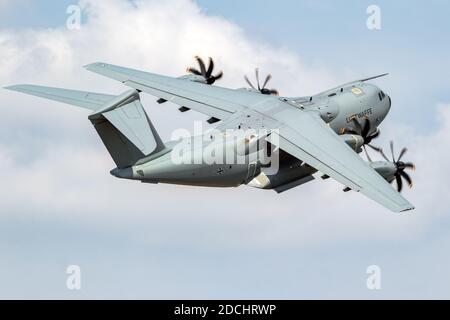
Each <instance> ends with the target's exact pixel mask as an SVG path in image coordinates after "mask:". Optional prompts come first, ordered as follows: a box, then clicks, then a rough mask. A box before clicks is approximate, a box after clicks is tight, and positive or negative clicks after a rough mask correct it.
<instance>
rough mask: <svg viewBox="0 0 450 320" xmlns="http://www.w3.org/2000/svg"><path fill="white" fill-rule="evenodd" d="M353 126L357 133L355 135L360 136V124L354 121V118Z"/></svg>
mask: <svg viewBox="0 0 450 320" xmlns="http://www.w3.org/2000/svg"><path fill="white" fill-rule="evenodd" d="M352 121H353V124H354V125H355V130H356V132H357V134H359V135H362V127H361V123H359V121H358V120H356V118H353V120H352Z"/></svg>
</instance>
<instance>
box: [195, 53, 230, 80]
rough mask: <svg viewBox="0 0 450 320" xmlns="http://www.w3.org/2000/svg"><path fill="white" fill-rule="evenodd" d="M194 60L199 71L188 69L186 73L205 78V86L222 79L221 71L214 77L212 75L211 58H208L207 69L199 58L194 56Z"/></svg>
mask: <svg viewBox="0 0 450 320" xmlns="http://www.w3.org/2000/svg"><path fill="white" fill-rule="evenodd" d="M195 60H197V63H198V65H199V67H200V69H195V68H188V69H187V71H188V72H189V73H192V74H195V75H197V76H202V77H203V78H205V80H206V84H209V85H212V84H214V83H215V82H216V81H217V80H220V79H222V77H223V72H222V71H220V72H219V73H218V74H216V75H215V76H214V75H213V74H212V73H213V71H214V66H215V65H214V60H213V59H212V58H209V65H208V68H206V65H205V62H203V60H202V58H200V57H199V56H196V57H195Z"/></svg>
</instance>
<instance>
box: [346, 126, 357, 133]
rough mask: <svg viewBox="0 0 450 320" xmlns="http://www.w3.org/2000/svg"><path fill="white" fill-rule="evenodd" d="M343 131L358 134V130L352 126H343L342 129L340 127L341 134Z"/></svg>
mask: <svg viewBox="0 0 450 320" xmlns="http://www.w3.org/2000/svg"><path fill="white" fill-rule="evenodd" d="M344 133H348V134H358V132H356V131H355V130H354V129H353V128H350V127H345V128H344V129H342V134H344Z"/></svg>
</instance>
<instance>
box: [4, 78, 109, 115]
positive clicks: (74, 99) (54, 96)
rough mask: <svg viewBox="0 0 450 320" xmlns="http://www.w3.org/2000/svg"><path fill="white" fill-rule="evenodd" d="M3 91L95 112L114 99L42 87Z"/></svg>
mask: <svg viewBox="0 0 450 320" xmlns="http://www.w3.org/2000/svg"><path fill="white" fill-rule="evenodd" d="M5 89H8V90H12V91H18V92H22V93H25V94H29V95H33V96H37V97H41V98H45V99H49V100H54V101H59V102H62V103H67V104H70V105H73V106H77V107H81V108H85V109H89V110H97V109H99V108H100V107H101V106H102V105H103V104H105V103H106V102H108V101H110V100H112V99H114V97H115V96H113V95H110V94H101V93H94V92H85V91H77V90H68V89H60V88H52V87H43V86H35V85H28V84H26V85H17V86H10V87H6V88H5Z"/></svg>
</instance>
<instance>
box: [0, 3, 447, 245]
mask: <svg viewBox="0 0 450 320" xmlns="http://www.w3.org/2000/svg"><path fill="white" fill-rule="evenodd" d="M134 3H135V5H132V4H131V2H128V1H120V0H108V1H81V5H82V6H83V7H85V8H86V12H87V15H88V20H87V23H86V24H85V25H83V27H82V29H81V30H79V31H69V30H67V29H65V28H59V29H41V30H25V31H0V70H1V74H0V81H1V83H2V84H5V85H6V84H13V83H24V82H26V83H28V82H31V83H40V84H46V85H54V86H61V87H69V88H80V89H86V90H91V91H107V92H108V91H109V92H119V91H120V90H125V88H123V87H122V86H121V85H120V84H117V83H113V82H112V81H110V80H108V79H101V78H99V77H98V76H96V75H92V74H89V73H87V72H85V71H84V70H83V69H81V66H83V65H84V64H87V63H90V62H94V61H99V60H102V61H107V62H111V63H114V64H119V65H125V66H130V67H135V68H139V69H144V70H150V71H153V72H158V73H165V74H169V75H173V76H176V75H180V74H182V73H183V70H185V68H186V66H188V65H192V64H193V63H194V62H193V59H192V57H193V56H195V55H197V54H199V55H201V56H204V57H207V56H213V57H215V58H216V61H217V65H218V68H220V69H223V70H224V71H225V75H226V76H225V79H224V80H223V82H222V83H221V84H222V85H225V86H230V87H239V86H244V85H245V84H244V82H243V80H242V76H243V74H244V73H250V72H253V71H252V70H253V68H254V67H255V66H260V67H261V68H262V70H263V71H271V72H273V74H274V80H273V82H272V83H271V85H272V86H274V87H276V88H278V89H280V91H281V92H282V93H283V94H286V95H301V94H306V93H313V92H317V91H321V90H323V89H326V88H327V87H330V86H332V85H334V84H335V82H336V81H334V79H337V78H339V77H338V76H334V75H332V74H330V73H329V72H327V70H325V69H324V70H311V69H309V68H308V67H307V66H306V65H305V64H304V63H303V61H302V60H301V58H300V57H299V56H298V55H297V54H296V53H294V52H291V51H290V50H289V49H286V48H273V47H271V46H269V45H266V44H263V43H258V42H254V41H252V39H251V37H249V36H248V35H246V34H245V32H244V31H243V30H241V29H240V28H239V27H238V26H236V25H234V24H232V23H230V22H228V21H227V20H225V19H223V18H220V17H212V16H207V15H205V14H204V13H203V12H202V11H201V10H200V9H199V8H198V7H197V6H196V5H195V4H193V3H191V2H189V1H185V0H174V1H166V2H161V1H145V2H144V1H137V2H134ZM0 97H1V100H2V111H1V120H0V121H1V129H0V132H2V133H4V134H2V136H3V138H0V165H1V168H2V170H1V171H0V179H1V181H2V184H1V185H0V202H1V203H2V215H1V217H0V219H5V220H7V219H9V218H11V217H13V216H14V217H17V216H25V217H36V216H39V217H40V218H42V219H44V220H45V219H49V220H57V221H61V222H66V223H77V224H82V225H96V226H97V227H98V228H103V227H105V228H107V227H109V228H121V229H122V228H125V229H127V230H130V235H129V236H130V237H136V239H138V240H139V241H143V242H149V243H161V244H163V243H178V244H183V245H189V244H197V245H208V246H214V245H220V246H223V247H227V246H229V247H235V246H244V247H245V246H249V247H251V246H266V247H280V246H283V247H288V246H293V247H298V246H303V245H313V244H317V243H320V242H322V241H325V242H335V241H351V240H352V239H366V238H375V239H380V240H383V239H393V238H396V239H399V241H401V240H402V239H403V241H408V240H409V239H410V238H411V237H414V236H417V235H419V234H420V232H422V231H423V230H424V228H426V227H427V224H428V223H434V222H435V221H436V220H437V219H440V218H441V217H442V214H443V213H445V211H446V207H447V206H446V204H445V203H443V202H440V201H436V199H435V196H436V195H438V196H439V198H441V199H443V198H445V196H446V195H447V194H448V191H449V190H448V189H449V187H448V186H446V181H444V180H443V179H440V177H442V176H448V173H449V172H448V170H449V169H447V168H446V166H445V164H446V163H448V162H449V161H448V160H449V159H448V158H449V156H448V152H447V150H445V149H444V148H441V149H440V148H437V147H436V143H437V142H447V143H448V139H449V138H448V137H449V136H450V112H449V106H441V108H440V111H439V119H441V123H440V126H439V127H438V128H436V129H435V130H432V132H431V133H429V134H427V135H420V134H418V133H416V132H415V130H414V128H413V127H408V126H405V125H403V128H404V130H403V131H402V132H407V133H408V135H409V138H408V139H404V141H399V142H401V143H407V145H409V146H411V151H412V152H411V153H410V154H409V155H408V156H410V157H411V159H412V160H413V161H415V162H416V163H417V166H418V168H419V171H418V172H417V173H416V174H413V176H414V180H415V182H416V187H415V189H414V190H413V191H412V192H406V195H407V197H409V198H411V200H412V202H414V203H415V204H416V205H417V207H418V209H417V210H416V211H414V212H411V213H407V214H401V215H394V214H392V213H389V212H387V211H386V210H384V209H382V208H381V207H380V206H378V205H377V204H374V203H372V202H370V201H369V200H367V199H366V198H365V197H363V196H361V195H358V194H354V193H353V194H352V193H349V194H343V193H341V192H340V190H339V188H341V187H340V186H339V185H338V184H336V183H334V182H322V181H316V182H313V183H311V184H308V185H305V186H302V187H299V188H297V189H296V190H293V191H290V192H288V193H286V194H283V195H276V194H275V193H273V192H268V191H261V190H253V189H250V188H246V187H241V188H239V189H228V190H218V189H203V188H189V187H177V186H164V185H160V186H153V185H141V184H139V183H135V182H129V181H120V180H116V179H114V178H112V177H111V176H109V173H108V172H109V170H110V169H111V168H112V167H113V163H112V161H111V160H110V159H109V158H108V155H107V153H106V150H105V149H104V147H103V146H102V145H101V143H100V141H99V139H98V138H96V137H95V132H94V130H93V128H91V127H90V124H89V123H88V121H87V119H86V113H84V111H82V110H71V109H70V107H68V106H64V105H60V104H57V103H52V102H48V101H41V100H38V99H37V98H32V97H25V96H19V95H18V94H15V93H9V92H6V91H4V90H2V91H1V92H0ZM152 101H153V99H152V98H150V97H147V98H145V102H146V103H147V105H149V106H150V107H151V110H150V114H151V117H152V118H153V119H154V120H155V123H156V125H157V127H158V128H159V129H160V130H161V131H162V132H163V135H164V136H166V137H167V136H168V133H169V132H170V131H171V130H172V129H174V128H176V127H179V126H189V123H190V120H192V119H194V118H195V117H197V116H198V115H195V114H190V115H180V114H178V113H177V112H176V111H175V108H170V107H169V106H167V105H164V106H155V104H154V103H152ZM386 132H392V133H395V132H397V131H396V130H394V129H392V130H390V129H389V128H388V129H387V130H386ZM396 140H397V139H396ZM430 155H431V157H430ZM430 159H432V160H433V161H434V162H433V164H432V165H430ZM430 177H433V178H432V179H430ZM414 231H417V232H414Z"/></svg>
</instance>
